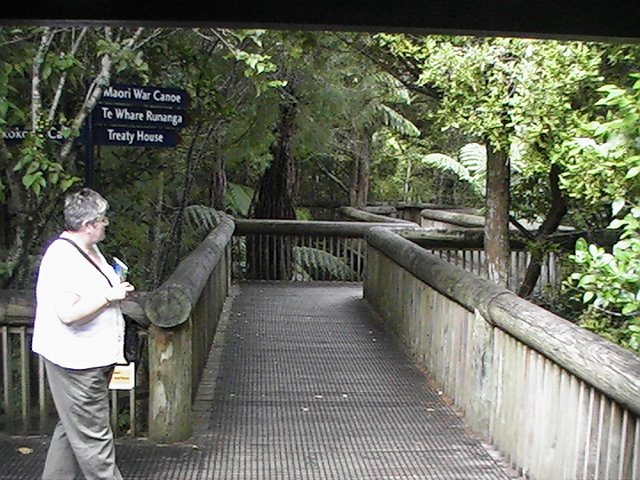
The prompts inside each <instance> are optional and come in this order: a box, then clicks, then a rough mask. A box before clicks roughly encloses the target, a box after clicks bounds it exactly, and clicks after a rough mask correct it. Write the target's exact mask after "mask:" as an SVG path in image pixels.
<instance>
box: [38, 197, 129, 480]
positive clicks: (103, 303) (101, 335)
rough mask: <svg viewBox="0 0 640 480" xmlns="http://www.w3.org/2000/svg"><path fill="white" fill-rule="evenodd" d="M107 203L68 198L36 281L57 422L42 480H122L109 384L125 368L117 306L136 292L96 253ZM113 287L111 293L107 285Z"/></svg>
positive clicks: (41, 343) (41, 342) (43, 347)
mask: <svg viewBox="0 0 640 480" xmlns="http://www.w3.org/2000/svg"><path fill="white" fill-rule="evenodd" d="M108 207H109V204H108V203H107V201H106V200H105V199H104V198H103V197H102V196H101V195H100V194H99V193H97V192H95V191H93V190H91V189H89V188H83V189H82V190H80V191H78V192H76V193H73V194H71V195H69V196H67V197H66V199H65V204H64V220H65V231H64V232H63V233H62V234H61V235H60V237H59V238H58V239H56V240H55V241H54V242H53V243H51V245H50V246H49V248H47V250H46V252H45V254H44V256H43V258H42V261H41V263H40V269H39V272H38V279H37V282H36V316H35V323H34V328H33V342H32V349H33V351H34V352H36V353H38V354H40V355H41V356H42V357H43V359H44V364H45V368H46V372H47V378H48V381H49V388H50V390H51V394H52V397H53V400H54V403H55V406H56V410H57V411H58V416H59V421H58V424H57V425H56V427H55V430H54V432H53V435H52V438H51V445H50V446H49V451H48V453H47V459H46V461H45V466H44V471H43V474H42V478H43V480H63V479H73V478H75V476H76V474H77V473H79V472H82V474H83V475H84V476H85V477H86V478H87V479H90V480H92V479H105V480H121V479H122V475H121V474H120V471H119V469H118V467H117V465H116V462H115V446H114V441H113V432H112V430H111V426H110V424H109V390H108V385H109V380H110V377H111V373H112V372H113V367H114V364H116V363H118V362H121V361H123V337H124V320H123V317H122V312H121V310H120V306H119V301H120V300H123V299H124V298H126V296H127V294H128V293H129V292H131V291H133V290H134V287H133V285H131V284H130V283H128V282H122V283H121V282H120V280H119V278H118V275H116V273H115V272H114V270H113V268H112V267H111V266H110V265H109V264H108V263H107V261H106V260H105V258H104V256H103V255H102V253H101V252H100V250H99V249H98V243H99V242H101V241H102V240H104V238H105V230H106V227H107V225H109V220H108V219H107V216H106V213H107V209H108ZM112 285H113V286H112Z"/></svg>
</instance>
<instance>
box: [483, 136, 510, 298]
mask: <svg viewBox="0 0 640 480" xmlns="http://www.w3.org/2000/svg"><path fill="white" fill-rule="evenodd" d="M509 184H510V162H509V157H508V156H507V154H506V153H505V152H502V151H497V150H494V148H493V147H492V145H491V144H490V143H489V142H488V143H487V194H486V197H487V199H486V202H487V203H486V209H487V213H486V222H485V227H484V245H485V253H486V262H487V272H488V276H489V280H491V281H493V282H494V283H496V284H497V285H501V286H503V287H506V286H507V283H508V278H509Z"/></svg>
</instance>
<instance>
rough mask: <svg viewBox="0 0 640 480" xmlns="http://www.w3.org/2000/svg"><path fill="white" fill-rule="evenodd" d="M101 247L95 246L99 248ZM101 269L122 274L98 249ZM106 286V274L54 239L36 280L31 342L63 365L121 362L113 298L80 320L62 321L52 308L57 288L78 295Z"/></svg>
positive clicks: (119, 328)
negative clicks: (84, 321)
mask: <svg viewBox="0 0 640 480" xmlns="http://www.w3.org/2000/svg"><path fill="white" fill-rule="evenodd" d="M98 252H99V250H98ZM99 256H100V259H101V264H99V265H100V268H101V270H102V271H103V272H104V273H105V274H106V275H107V276H108V277H109V280H111V283H112V284H114V285H115V284H116V283H119V282H120V280H119V278H118V276H117V275H116V273H115V272H114V270H113V268H112V267H111V266H110V265H109V264H108V263H107V261H106V260H105V258H104V257H103V255H102V253H99ZM108 288H109V284H108V283H107V280H106V279H105V278H104V276H102V275H101V274H100V272H98V271H97V270H96V268H95V267H94V266H93V265H92V264H91V263H89V261H88V260H87V259H86V258H84V257H83V256H82V254H81V253H80V252H78V250H76V248H75V247H74V246H73V245H71V244H70V243H68V242H65V241H62V240H56V241H54V242H53V243H52V244H51V245H50V246H49V248H48V249H47V251H46V252H45V254H44V256H43V258H42V262H41V263H40V269H39V272H38V280H37V282H36V315H35V322H34V326H33V340H32V344H31V348H32V350H33V351H34V352H36V353H39V354H40V355H42V356H43V357H45V358H46V359H47V360H49V361H51V362H53V363H55V364H56V365H59V366H61V367H65V368H71V369H85V368H95V367H103V366H106V365H111V364H114V363H119V362H123V360H124V358H123V343H124V340H123V338H124V320H123V318H122V312H121V310H120V306H119V305H118V304H117V303H114V304H112V305H111V306H109V307H107V308H104V309H102V310H100V311H99V312H98V313H97V314H96V316H95V318H93V319H92V320H90V321H88V322H86V323H84V324H83V325H78V326H75V325H65V324H64V323H62V321H61V320H60V319H59V318H58V316H57V315H56V313H55V308H54V305H55V303H54V299H55V298H57V296H58V295H60V294H61V293H63V292H64V293H73V294H76V295H78V296H80V297H81V298H82V297H83V296H86V295H90V296H94V297H95V295H96V292H101V291H106V290H107V289H108Z"/></svg>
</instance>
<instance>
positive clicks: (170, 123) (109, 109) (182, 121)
mask: <svg viewBox="0 0 640 480" xmlns="http://www.w3.org/2000/svg"><path fill="white" fill-rule="evenodd" d="M93 122H94V124H95V125H133V126H136V127H161V128H183V127H184V126H185V125H186V123H187V118H186V114H185V112H184V110H168V109H159V108H153V109H152V108H139V107H128V106H117V105H101V104H98V105H96V107H95V108H94V109H93Z"/></svg>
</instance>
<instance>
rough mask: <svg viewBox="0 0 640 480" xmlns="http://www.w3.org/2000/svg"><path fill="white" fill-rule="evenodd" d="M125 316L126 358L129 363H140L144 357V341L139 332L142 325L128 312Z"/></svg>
mask: <svg viewBox="0 0 640 480" xmlns="http://www.w3.org/2000/svg"><path fill="white" fill-rule="evenodd" d="M122 316H123V317H124V352H123V353H124V359H125V360H126V361H127V362H128V363H132V362H134V363H139V362H140V359H141V358H142V341H141V338H140V336H139V335H138V332H140V331H141V330H142V327H141V326H140V324H139V323H138V322H136V321H135V320H134V319H133V318H131V317H130V316H129V315H127V314H126V313H123V314H122Z"/></svg>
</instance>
